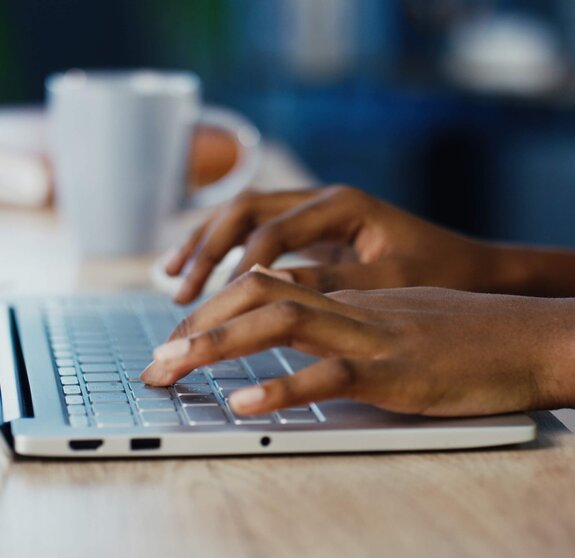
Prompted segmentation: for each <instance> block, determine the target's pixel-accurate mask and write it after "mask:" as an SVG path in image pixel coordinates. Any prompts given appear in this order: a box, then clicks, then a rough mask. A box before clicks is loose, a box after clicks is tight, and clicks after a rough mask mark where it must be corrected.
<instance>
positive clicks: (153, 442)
mask: <svg viewBox="0 0 575 558" xmlns="http://www.w3.org/2000/svg"><path fill="white" fill-rule="evenodd" d="M160 445H161V440H160V438H132V440H131V441H130V448H131V449H133V450H134V451H138V450H156V449H160Z"/></svg>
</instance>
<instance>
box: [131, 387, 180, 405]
mask: <svg viewBox="0 0 575 558" xmlns="http://www.w3.org/2000/svg"><path fill="white" fill-rule="evenodd" d="M132 393H133V394H134V399H135V400H136V401H140V400H141V399H171V398H172V396H171V395H170V392H169V391H168V390H167V389H166V388H153V387H149V386H146V385H143V386H142V387H136V386H132Z"/></svg>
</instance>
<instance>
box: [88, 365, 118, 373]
mask: <svg viewBox="0 0 575 558" xmlns="http://www.w3.org/2000/svg"><path fill="white" fill-rule="evenodd" d="M80 368H81V369H82V372H84V374H86V373H100V372H117V371H118V367H117V366H116V365H115V364H83V365H82V366H80Z"/></svg>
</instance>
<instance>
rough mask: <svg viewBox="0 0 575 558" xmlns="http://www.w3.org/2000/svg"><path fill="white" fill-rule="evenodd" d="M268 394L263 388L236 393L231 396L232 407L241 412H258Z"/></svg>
mask: <svg viewBox="0 0 575 558" xmlns="http://www.w3.org/2000/svg"><path fill="white" fill-rule="evenodd" d="M265 398H266V392H265V390H264V388H262V387H261V386H255V387H251V388H246V389H241V390H239V391H234V392H233V393H232V394H231V395H230V405H231V406H232V408H233V409H234V410H236V411H239V412H245V411H251V410H257V407H259V405H260V404H261V403H263V402H264V400H265Z"/></svg>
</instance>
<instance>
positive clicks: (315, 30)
mask: <svg viewBox="0 0 575 558" xmlns="http://www.w3.org/2000/svg"><path fill="white" fill-rule="evenodd" d="M73 67H80V68H104V67H105V68H127V67H154V68H166V69H168V68H169V69H186V70H193V71H196V72H198V73H199V74H200V75H201V76H202V78H203V80H204V83H205V91H204V96H205V98H206V99H207V100H208V101H209V102H210V103H221V104H225V105H229V106H232V107H234V108H236V109H238V110H240V111H242V112H244V113H245V114H246V115H247V116H249V118H251V119H252V120H253V121H254V122H255V123H256V124H257V126H258V127H259V128H260V129H261V131H262V132H263V134H264V135H265V137H266V138H269V139H271V140H275V141H279V142H282V143H284V144H285V145H287V146H289V148H291V150H293V152H294V153H296V154H297V156H299V157H300V158H301V160H303V162H304V163H305V164H306V165H307V166H308V168H309V169H311V171H312V172H313V173H314V174H315V175H316V176H317V177H318V178H319V179H320V180H321V181H322V182H325V183H330V182H346V183H350V184H353V185H356V186H358V187H361V188H363V189H365V190H366V191H369V192H371V193H373V194H376V195H378V196H381V197H383V198H386V199H388V200H390V201H392V202H394V203H396V204H399V205H401V206H403V207H405V208H407V209H409V210H412V211H415V212H417V213H419V214H420V215H423V216H426V217H428V218H431V219H433V220H435V221H437V222H440V223H443V224H445V225H448V226H451V227H453V228H456V229H458V230H461V231H464V232H467V233H470V234H474V235H478V236H483V237H488V238H499V239H508V240H516V241H528V242H535V243H542V244H562V245H569V244H570V245H571V246H573V244H574V239H575V227H574V225H573V219H572V214H573V211H574V209H575V118H574V115H575V111H574V103H573V100H574V99H575V82H574V79H573V78H574V72H573V69H574V68H575V2H573V0H523V1H519V0H499V1H497V0H98V1H95V0H94V1H93V0H83V1H81V2H78V1H77V0H0V104H1V105H4V106H14V105H36V104H39V103H41V102H43V99H44V91H43V82H44V78H45V76H46V75H47V74H50V73H52V72H54V71H58V70H64V69H68V68H73ZM0 108H2V107H1V106H0ZM0 134H1V130H0ZM0 163H1V160H0ZM0 172H1V168H0Z"/></svg>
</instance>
